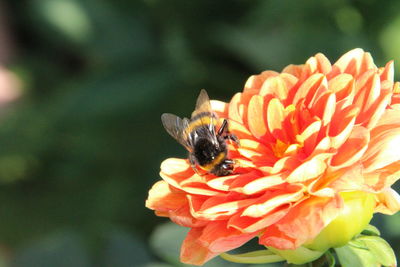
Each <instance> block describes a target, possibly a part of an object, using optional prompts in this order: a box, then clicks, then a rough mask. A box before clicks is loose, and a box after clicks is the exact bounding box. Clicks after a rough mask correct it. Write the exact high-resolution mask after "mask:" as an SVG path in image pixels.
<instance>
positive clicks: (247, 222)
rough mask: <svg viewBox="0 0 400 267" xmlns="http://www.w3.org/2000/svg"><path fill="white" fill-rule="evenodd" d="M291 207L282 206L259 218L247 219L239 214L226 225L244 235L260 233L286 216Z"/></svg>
mask: <svg viewBox="0 0 400 267" xmlns="http://www.w3.org/2000/svg"><path fill="white" fill-rule="evenodd" d="M290 207H291V205H288V204H286V205H282V206H280V207H278V208H276V209H274V210H272V211H271V212H269V213H268V214H266V215H265V216H262V217H259V218H253V217H247V216H243V215H241V214H236V215H234V216H232V217H231V218H230V219H229V222H228V225H229V226H230V227H234V228H236V229H238V230H240V231H242V232H244V233H253V232H256V231H260V230H262V229H264V228H266V227H268V226H270V225H272V224H274V223H276V222H277V221H279V220H280V219H281V218H282V217H283V216H285V215H286V214H287V212H288V211H289V209H290Z"/></svg>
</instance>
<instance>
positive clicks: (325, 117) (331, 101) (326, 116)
mask: <svg viewBox="0 0 400 267" xmlns="http://www.w3.org/2000/svg"><path fill="white" fill-rule="evenodd" d="M335 106H336V96H335V94H333V93H329V92H327V93H325V94H324V95H322V96H321V97H319V98H318V99H317V100H316V101H315V102H314V103H313V107H312V110H313V112H314V113H315V115H316V116H317V117H318V118H320V119H321V120H322V125H323V126H326V125H327V124H328V123H330V122H331V119H332V116H333V114H335Z"/></svg>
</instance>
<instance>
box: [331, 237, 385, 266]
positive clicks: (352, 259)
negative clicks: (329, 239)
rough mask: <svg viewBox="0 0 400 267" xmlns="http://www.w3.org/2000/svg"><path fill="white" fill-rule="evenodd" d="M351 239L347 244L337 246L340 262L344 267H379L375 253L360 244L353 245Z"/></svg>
mask: <svg viewBox="0 0 400 267" xmlns="http://www.w3.org/2000/svg"><path fill="white" fill-rule="evenodd" d="M352 242H353V241H350V242H349V244H347V245H346V246H343V247H340V248H335V251H336V254H337V256H338V259H339V262H340V264H341V266H343V267H377V266H379V263H378V261H377V259H376V258H375V257H374V255H373V254H372V253H371V252H370V251H369V250H367V249H364V248H360V247H359V246H358V245H356V246H354V245H351V244H350V243H352Z"/></svg>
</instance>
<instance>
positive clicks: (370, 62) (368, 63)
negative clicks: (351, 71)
mask: <svg viewBox="0 0 400 267" xmlns="http://www.w3.org/2000/svg"><path fill="white" fill-rule="evenodd" d="M370 69H375V70H376V69H377V67H376V65H375V63H374V59H373V58H372V56H371V54H370V53H369V52H365V53H364V56H363V59H362V61H361V65H360V69H359V73H363V72H366V71H367V70H370Z"/></svg>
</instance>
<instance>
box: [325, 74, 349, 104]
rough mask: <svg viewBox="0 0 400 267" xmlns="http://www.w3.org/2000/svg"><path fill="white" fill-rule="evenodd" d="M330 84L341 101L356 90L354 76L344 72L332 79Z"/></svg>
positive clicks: (330, 87)
mask: <svg viewBox="0 0 400 267" xmlns="http://www.w3.org/2000/svg"><path fill="white" fill-rule="evenodd" d="M328 86H329V89H330V90H332V91H333V92H334V93H335V95H336V99H337V100H338V101H339V100H342V99H344V98H345V97H346V96H348V95H350V94H352V93H353V91H354V90H355V81H354V78H353V76H351V75H350V74H347V73H343V74H340V75H338V76H336V77H335V78H333V79H332V80H330V81H329V83H328Z"/></svg>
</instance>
